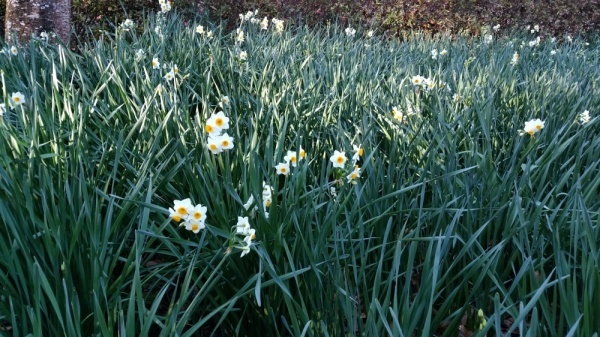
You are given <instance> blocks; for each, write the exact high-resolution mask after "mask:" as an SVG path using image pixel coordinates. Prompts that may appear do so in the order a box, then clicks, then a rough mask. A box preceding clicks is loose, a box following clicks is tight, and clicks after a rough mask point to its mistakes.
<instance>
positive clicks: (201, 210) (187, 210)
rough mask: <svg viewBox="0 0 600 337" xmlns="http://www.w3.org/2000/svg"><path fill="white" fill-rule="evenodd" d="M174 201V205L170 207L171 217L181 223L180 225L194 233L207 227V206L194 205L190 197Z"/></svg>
mask: <svg viewBox="0 0 600 337" xmlns="http://www.w3.org/2000/svg"><path fill="white" fill-rule="evenodd" d="M173 203H174V205H173V207H172V208H169V217H170V218H171V219H173V221H175V222H177V223H179V226H183V227H185V229H187V230H189V231H191V232H193V233H198V232H199V231H200V230H201V229H204V228H206V206H202V205H201V204H198V205H196V206H194V205H193V204H192V201H191V200H190V199H189V198H188V199H183V200H175V201H174V202H173Z"/></svg>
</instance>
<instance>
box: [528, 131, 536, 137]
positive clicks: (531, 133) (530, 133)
mask: <svg viewBox="0 0 600 337" xmlns="http://www.w3.org/2000/svg"><path fill="white" fill-rule="evenodd" d="M527 133H528V134H529V135H530V136H533V134H534V133H535V132H534V131H533V130H529V131H527Z"/></svg>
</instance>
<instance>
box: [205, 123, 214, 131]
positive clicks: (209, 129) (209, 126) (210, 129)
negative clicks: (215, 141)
mask: <svg viewBox="0 0 600 337" xmlns="http://www.w3.org/2000/svg"><path fill="white" fill-rule="evenodd" d="M204 130H206V132H208V133H212V132H213V127H212V125H210V124H206V127H205V128H204Z"/></svg>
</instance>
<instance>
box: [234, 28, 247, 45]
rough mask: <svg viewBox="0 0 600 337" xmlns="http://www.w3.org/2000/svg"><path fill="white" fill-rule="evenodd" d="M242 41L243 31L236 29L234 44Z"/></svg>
mask: <svg viewBox="0 0 600 337" xmlns="http://www.w3.org/2000/svg"><path fill="white" fill-rule="evenodd" d="M244 40H245V38H244V31H243V30H242V29H241V28H238V29H237V30H236V33H235V43H242V42H244Z"/></svg>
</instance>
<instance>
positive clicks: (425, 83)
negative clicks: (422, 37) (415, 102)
mask: <svg viewBox="0 0 600 337" xmlns="http://www.w3.org/2000/svg"><path fill="white" fill-rule="evenodd" d="M436 53H437V51H436ZM436 57H437V54H436ZM411 82H412V84H413V85H414V86H415V87H417V88H424V89H425V90H433V89H435V88H437V87H440V88H442V87H446V88H447V89H449V87H448V85H447V84H446V83H445V82H443V81H439V82H436V81H435V80H434V79H431V78H427V77H425V76H421V75H416V76H413V77H412V79H411Z"/></svg>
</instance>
